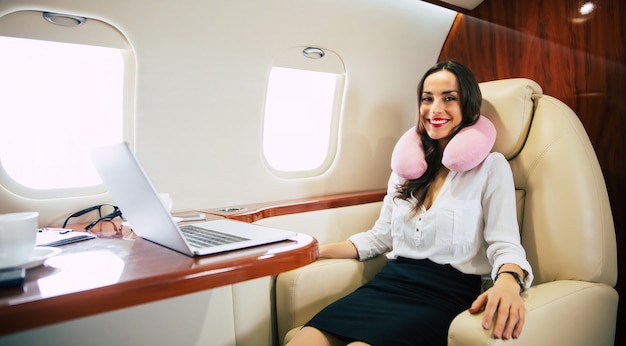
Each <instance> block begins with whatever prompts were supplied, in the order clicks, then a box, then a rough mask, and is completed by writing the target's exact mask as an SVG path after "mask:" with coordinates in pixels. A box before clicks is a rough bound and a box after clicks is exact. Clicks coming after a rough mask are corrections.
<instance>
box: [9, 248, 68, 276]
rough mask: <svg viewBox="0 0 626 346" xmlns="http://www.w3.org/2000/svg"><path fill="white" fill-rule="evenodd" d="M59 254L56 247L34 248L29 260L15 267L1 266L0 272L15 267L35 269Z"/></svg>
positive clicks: (59, 251)
mask: <svg viewBox="0 0 626 346" xmlns="http://www.w3.org/2000/svg"><path fill="white" fill-rule="evenodd" d="M61 252H62V250H61V249H59V248H58V247H44V246H38V247H36V248H35V250H34V251H33V254H32V255H31V256H30V258H29V259H28V260H27V261H26V262H24V263H19V264H17V265H13V266H10V267H7V266H3V267H0V270H1V269H7V268H15V267H23V268H24V269H30V268H35V267H38V266H40V265H42V264H43V262H45V261H46V260H47V259H48V258H50V257H53V256H56V255H58V254H60V253H61Z"/></svg>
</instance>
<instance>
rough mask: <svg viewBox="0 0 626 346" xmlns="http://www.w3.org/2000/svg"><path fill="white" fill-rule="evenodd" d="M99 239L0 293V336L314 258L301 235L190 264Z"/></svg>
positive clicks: (105, 227) (113, 237)
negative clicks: (13, 288)
mask: <svg viewBox="0 0 626 346" xmlns="http://www.w3.org/2000/svg"><path fill="white" fill-rule="evenodd" d="M94 233H96V235H97V236H98V238H97V239H93V240H87V241H83V242H79V243H74V244H68V245H64V246H62V247H60V248H62V250H63V252H62V253H61V254H60V255H58V256H56V257H52V258H50V259H48V260H47V261H46V263H45V265H43V266H39V267H36V268H33V269H29V270H28V271H27V278H26V279H27V282H26V284H25V286H24V288H23V290H0V321H1V322H0V335H4V334H8V333H14V332H18V331H22V330H26V329H29V328H34V327H39V326H44V325H48V324H52V323H58V322H63V321H67V320H71V319H75V318H80V317H85V316H89V315H93V314H97V313H102V312H106V311H111V310H115V309H120V308H126V307H130V306H134V305H138V304H142V303H148V302H153V301H157V300H160V299H166V298H171V297H175V296H179V295H183V294H187V293H192V292H197V291H201V290H206V289H211V288H214V287H219V286H224V285H229V284H233V283H237V282H241V281H245V280H250V279H255V278H259V277H263V276H268V275H276V274H278V273H281V272H283V271H287V270H291V269H295V268H297V267H300V266H303V265H306V264H309V263H311V262H313V261H315V260H316V259H317V256H318V252H317V241H316V240H315V239H314V238H312V237H310V236H308V235H305V234H298V235H297V236H295V237H294V238H292V239H290V240H288V241H284V242H280V243H274V244H269V245H265V246H258V247H253V248H248V249H243V250H239V251H234V252H228V253H222V254H217V255H209V256H203V257H194V258H192V257H188V256H185V255H183V254H180V253H178V252H175V251H172V250H170V249H167V248H165V247H162V246H160V245H157V244H154V243H152V242H149V241H147V240H144V239H141V238H137V239H134V240H125V239H124V236H125V235H126V236H128V235H129V234H128V233H127V234H124V233H123V232H122V231H119V229H118V228H117V225H115V224H113V223H110V222H109V223H107V222H103V223H100V224H99V226H97V228H96V229H94Z"/></svg>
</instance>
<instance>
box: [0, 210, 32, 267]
mask: <svg viewBox="0 0 626 346" xmlns="http://www.w3.org/2000/svg"><path fill="white" fill-rule="evenodd" d="M37 217H39V213H38V212H36V211H29V212H22V213H10V214H2V215H0V268H10V267H19V266H20V265H22V264H25V263H27V262H28V260H29V259H30V257H31V256H32V254H33V251H34V250H35V242H36V241H37V229H38V224H37Z"/></svg>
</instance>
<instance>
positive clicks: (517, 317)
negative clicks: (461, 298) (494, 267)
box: [469, 263, 526, 340]
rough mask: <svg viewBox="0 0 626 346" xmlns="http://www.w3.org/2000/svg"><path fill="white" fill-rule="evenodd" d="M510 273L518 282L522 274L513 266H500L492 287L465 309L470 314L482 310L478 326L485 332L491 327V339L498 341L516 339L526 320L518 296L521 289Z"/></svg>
mask: <svg viewBox="0 0 626 346" xmlns="http://www.w3.org/2000/svg"><path fill="white" fill-rule="evenodd" d="M511 273H516V274H517V275H518V277H519V278H520V279H521V280H522V282H523V280H524V278H525V275H526V273H525V272H524V270H522V268H520V267H519V266H518V265H516V264H510V263H507V264H504V265H502V266H501V267H500V269H499V271H498V275H497V279H496V280H495V282H494V285H493V287H491V288H490V289H488V290H487V291H485V292H484V293H482V294H481V295H480V296H478V298H476V300H475V301H474V303H472V306H471V307H470V308H469V312H470V313H472V314H475V313H478V312H480V311H483V310H484V315H483V320H482V326H483V328H484V329H489V328H491V327H492V324H493V336H494V337H495V338H498V339H500V338H502V339H505V340H507V339H510V338H513V339H517V338H518V337H519V336H520V334H521V333H522V328H523V327H524V321H525V318H526V308H525V306H524V301H523V300H522V297H521V296H520V294H521V292H522V291H523V286H520V282H518V280H517V278H516V276H515V275H514V274H511ZM494 322H495V323H494Z"/></svg>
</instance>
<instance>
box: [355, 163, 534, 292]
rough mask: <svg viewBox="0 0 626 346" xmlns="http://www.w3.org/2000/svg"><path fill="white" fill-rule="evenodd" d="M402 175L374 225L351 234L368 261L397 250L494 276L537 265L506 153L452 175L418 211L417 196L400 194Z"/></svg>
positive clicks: (393, 255) (400, 253) (393, 183)
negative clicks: (524, 237) (525, 243)
mask: <svg viewBox="0 0 626 346" xmlns="http://www.w3.org/2000/svg"><path fill="white" fill-rule="evenodd" d="M401 181H402V178H400V177H399V176H397V175H396V174H395V173H392V174H391V177H390V178H389V184H388V187H387V195H386V196H385V198H384V200H383V207H382V210H381V212H380V217H379V218H378V220H377V221H376V223H375V224H374V227H373V228H372V229H371V230H369V231H366V232H362V233H358V234H355V235H353V236H351V237H350V238H349V240H350V241H351V242H352V243H354V245H355V246H356V248H357V250H358V253H359V258H360V259H361V260H365V259H368V258H372V257H375V256H378V255H380V254H383V253H385V252H388V251H391V252H390V253H389V254H388V255H387V256H388V258H396V257H399V256H400V257H406V258H413V259H425V258H428V259H429V260H431V261H433V262H435V263H438V264H450V265H451V266H452V267H454V268H456V269H458V270H459V271H461V272H463V273H466V274H478V275H489V274H490V275H491V278H492V279H494V278H495V275H496V274H497V271H498V268H500V266H501V265H503V264H505V263H514V264H517V265H519V266H520V267H521V268H522V269H523V270H525V271H526V272H527V273H528V275H527V276H526V280H525V281H526V282H525V284H526V287H527V288H528V287H530V284H531V283H532V280H533V274H532V269H531V267H530V264H529V263H528V261H527V260H526V252H525V251H524V248H523V247H522V246H521V243H520V235H519V227H518V223H517V212H516V210H517V209H516V205H515V186H514V184H513V174H512V173H511V167H510V166H509V164H508V162H507V161H506V159H505V158H504V156H503V155H502V154H500V153H491V154H489V155H488V156H487V158H486V159H485V160H484V161H483V162H482V163H481V164H480V165H478V166H477V167H476V168H474V169H472V170H470V171H467V172H452V171H450V172H449V173H448V176H447V177H446V180H445V182H444V184H443V186H442V187H441V190H440V191H439V194H438V195H437V197H436V199H435V201H434V203H433V205H432V206H431V208H430V209H428V210H426V209H425V208H424V207H423V206H422V207H421V209H420V210H419V211H417V212H416V211H415V210H414V208H413V206H414V205H415V201H414V200H410V201H405V200H402V199H399V198H394V196H395V194H396V186H397V185H398V184H400V183H401Z"/></svg>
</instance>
